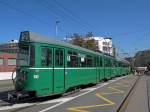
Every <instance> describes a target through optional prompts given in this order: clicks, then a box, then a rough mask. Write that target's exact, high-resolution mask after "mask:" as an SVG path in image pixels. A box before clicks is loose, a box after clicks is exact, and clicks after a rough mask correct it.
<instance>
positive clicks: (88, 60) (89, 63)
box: [86, 55, 93, 67]
mask: <svg viewBox="0 0 150 112" xmlns="http://www.w3.org/2000/svg"><path fill="white" fill-rule="evenodd" d="M86 66H87V67H93V59H92V56H88V55H87V57H86Z"/></svg>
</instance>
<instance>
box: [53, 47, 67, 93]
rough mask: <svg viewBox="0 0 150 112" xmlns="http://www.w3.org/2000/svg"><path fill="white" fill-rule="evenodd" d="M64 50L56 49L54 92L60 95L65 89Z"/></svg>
mask: <svg viewBox="0 0 150 112" xmlns="http://www.w3.org/2000/svg"><path fill="white" fill-rule="evenodd" d="M64 65H65V63H64V49H62V48H54V72H53V73H54V74H53V79H54V80H53V92H54V93H59V92H62V91H64V88H65V82H64V81H65V74H64V73H65V71H64V68H65V66H64Z"/></svg>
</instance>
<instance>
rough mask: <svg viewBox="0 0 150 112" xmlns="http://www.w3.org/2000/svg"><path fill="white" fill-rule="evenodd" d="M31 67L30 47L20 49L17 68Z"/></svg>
mask: <svg viewBox="0 0 150 112" xmlns="http://www.w3.org/2000/svg"><path fill="white" fill-rule="evenodd" d="M20 66H29V46H21V47H19V52H18V54H17V67H20Z"/></svg>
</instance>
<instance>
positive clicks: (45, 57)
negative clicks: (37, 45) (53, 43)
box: [41, 48, 52, 66]
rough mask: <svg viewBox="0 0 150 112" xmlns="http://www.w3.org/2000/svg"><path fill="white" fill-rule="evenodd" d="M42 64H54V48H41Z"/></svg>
mask: <svg viewBox="0 0 150 112" xmlns="http://www.w3.org/2000/svg"><path fill="white" fill-rule="evenodd" d="M41 65H42V66H52V50H51V49H48V48H42V49H41Z"/></svg>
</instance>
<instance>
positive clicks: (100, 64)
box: [99, 58, 103, 67]
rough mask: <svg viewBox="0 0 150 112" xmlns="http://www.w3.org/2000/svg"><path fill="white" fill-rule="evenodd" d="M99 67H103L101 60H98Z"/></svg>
mask: <svg viewBox="0 0 150 112" xmlns="http://www.w3.org/2000/svg"><path fill="white" fill-rule="evenodd" d="M99 66H100V67H102V66H103V62H102V58H100V62H99Z"/></svg>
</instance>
